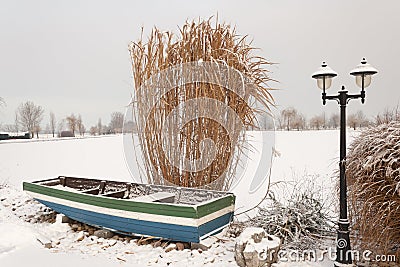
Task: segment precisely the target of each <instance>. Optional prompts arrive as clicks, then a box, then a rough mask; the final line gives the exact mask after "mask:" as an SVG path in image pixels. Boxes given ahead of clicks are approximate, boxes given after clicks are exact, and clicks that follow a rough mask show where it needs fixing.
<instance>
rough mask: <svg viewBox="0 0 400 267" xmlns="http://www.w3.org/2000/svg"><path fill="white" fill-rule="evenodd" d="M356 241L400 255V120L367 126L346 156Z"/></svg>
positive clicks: (368, 247) (379, 250)
mask: <svg viewBox="0 0 400 267" xmlns="http://www.w3.org/2000/svg"><path fill="white" fill-rule="evenodd" d="M347 163H348V167H347V172H346V175H347V179H348V185H349V200H350V203H351V205H350V206H351V207H350V217H351V220H352V223H353V224H354V226H353V230H355V231H354V232H355V233H356V238H355V243H356V244H357V245H359V246H360V247H361V248H362V249H368V250H371V251H374V252H375V253H377V254H396V255H397V258H399V257H400V122H392V123H389V124H382V125H378V126H375V127H370V128H368V129H367V130H364V131H363V132H362V133H361V134H360V136H358V137H357V138H356V139H355V140H354V141H353V143H352V144H351V145H350V149H349V153H348V156H347Z"/></svg>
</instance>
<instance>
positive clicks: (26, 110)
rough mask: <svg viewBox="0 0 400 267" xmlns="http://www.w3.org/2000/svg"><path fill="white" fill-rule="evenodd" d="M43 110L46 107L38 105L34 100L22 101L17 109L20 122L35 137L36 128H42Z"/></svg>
mask: <svg viewBox="0 0 400 267" xmlns="http://www.w3.org/2000/svg"><path fill="white" fill-rule="evenodd" d="M43 112H44V109H43V108H42V107H41V106H36V105H35V104H34V103H33V102H32V101H27V102H25V103H22V104H21V105H19V107H18V109H17V113H18V123H19V124H20V125H21V126H22V127H24V128H25V129H26V130H27V131H29V132H30V134H31V136H32V137H33V136H34V133H35V132H36V129H37V128H40V122H41V121H42V119H43Z"/></svg>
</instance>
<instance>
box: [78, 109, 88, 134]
mask: <svg viewBox="0 0 400 267" xmlns="http://www.w3.org/2000/svg"><path fill="white" fill-rule="evenodd" d="M76 128H78V131H79V134H80V135H81V136H83V135H85V131H86V128H85V125H83V122H82V116H81V114H79V115H78V118H77V119H76Z"/></svg>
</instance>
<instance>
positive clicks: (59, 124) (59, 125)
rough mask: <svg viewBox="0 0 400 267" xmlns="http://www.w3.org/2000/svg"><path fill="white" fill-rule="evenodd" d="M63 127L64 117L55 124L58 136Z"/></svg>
mask: <svg viewBox="0 0 400 267" xmlns="http://www.w3.org/2000/svg"><path fill="white" fill-rule="evenodd" d="M64 128H65V119H62V120H61V121H60V122H59V123H58V126H57V132H58V135H59V136H60V134H61V132H62V131H63V130H64Z"/></svg>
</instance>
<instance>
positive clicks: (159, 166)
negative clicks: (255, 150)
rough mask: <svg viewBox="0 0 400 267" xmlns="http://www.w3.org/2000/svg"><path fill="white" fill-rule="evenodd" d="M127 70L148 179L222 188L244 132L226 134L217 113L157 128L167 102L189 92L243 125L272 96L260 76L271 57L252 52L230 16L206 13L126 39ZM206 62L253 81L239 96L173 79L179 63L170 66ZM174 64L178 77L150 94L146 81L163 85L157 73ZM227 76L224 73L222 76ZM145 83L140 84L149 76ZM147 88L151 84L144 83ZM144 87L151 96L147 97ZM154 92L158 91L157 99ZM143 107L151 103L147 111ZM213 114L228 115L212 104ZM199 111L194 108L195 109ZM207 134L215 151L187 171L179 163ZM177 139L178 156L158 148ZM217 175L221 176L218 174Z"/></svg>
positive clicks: (175, 102)
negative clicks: (223, 19)
mask: <svg viewBox="0 0 400 267" xmlns="http://www.w3.org/2000/svg"><path fill="white" fill-rule="evenodd" d="M129 50H130V55H131V61H132V71H133V78H134V85H135V91H134V102H133V103H132V104H133V105H134V109H133V112H134V113H135V114H134V115H133V117H134V120H136V121H135V122H136V124H137V127H138V129H139V131H138V137H139V142H140V147H141V150H142V153H143V162H144V167H145V174H146V175H147V179H148V181H149V182H150V183H155V184H173V185H178V186H185V187H206V188H212V189H219V190H227V189H228V188H229V186H230V185H231V184H232V182H233V177H234V174H235V170H236V167H237V166H238V164H240V160H239V158H240V157H239V156H238V155H239V154H241V153H242V154H243V153H245V151H244V149H243V138H244V135H243V133H242V134H240V135H234V136H232V135H230V134H229V132H227V130H226V129H225V128H224V127H222V126H221V125H220V123H218V122H217V121H215V120H213V119H210V118H207V117H201V116H199V118H196V119H193V120H191V121H189V122H188V123H185V124H184V125H183V126H182V127H180V128H179V129H173V128H171V129H169V131H170V132H169V139H167V140H163V139H162V131H161V128H162V126H163V125H164V123H166V121H167V119H168V118H169V119H171V116H170V117H168V116H169V115H170V114H172V112H173V111H174V109H176V108H178V107H179V106H180V105H181V104H182V103H184V102H185V101H188V100H191V99H198V98H212V99H216V100H218V101H220V102H222V103H224V104H225V105H226V106H228V107H230V108H231V109H232V110H233V111H234V112H235V113H236V114H237V116H238V117H239V118H240V121H241V123H242V125H243V126H245V127H252V126H257V121H256V120H255V113H256V112H260V107H261V109H262V110H269V109H270V107H271V106H272V105H273V98H272V96H271V94H270V90H271V89H270V88H269V87H268V85H267V82H269V81H272V80H271V78H270V77H269V75H268V71H267V70H266V69H265V66H266V65H269V64H271V63H270V62H268V61H266V60H265V59H264V58H262V57H260V56H255V55H253V50H254V48H253V47H252V46H251V45H250V44H249V43H248V42H247V41H246V38H245V37H240V36H238V35H237V34H236V33H235V29H233V28H232V27H231V26H230V25H229V24H225V23H219V22H218V21H217V20H213V19H212V18H210V19H208V20H200V19H199V20H198V21H197V22H195V21H192V22H186V23H185V24H184V25H183V26H182V27H181V28H179V33H178V35H174V34H173V33H172V32H170V31H161V30H159V29H157V28H154V29H153V30H152V32H151V34H150V36H149V37H148V39H147V40H144V39H143V32H142V37H141V39H140V40H138V41H137V42H133V43H131V44H130V46H129ZM191 62H195V63H199V64H200V63H201V62H211V63H215V64H218V65H220V66H221V65H223V66H228V67H230V68H233V69H235V70H237V71H239V72H240V73H242V74H243V76H246V79H248V80H249V81H250V82H251V83H252V84H253V85H254V86H253V87H252V90H247V91H246V92H245V94H244V97H240V96H238V95H237V94H236V93H235V92H233V91H232V90H231V88H226V87H224V86H222V85H221V84H215V83H207V82H204V81H193V82H190V83H184V84H180V81H181V80H182V79H183V76H184V74H183V72H182V69H179V68H178V69H173V68H174V67H175V66H179V65H181V64H185V63H191ZM171 68H172V69H173V71H172V73H173V75H172V78H171V77H169V78H170V79H174V81H172V82H171V81H168V82H170V83H171V84H179V86H176V87H174V88H172V90H169V91H168V92H166V93H165V94H163V95H162V96H160V97H159V98H160V99H159V101H153V100H152V99H151V98H153V96H154V95H155V94H157V92H156V91H154V92H153V91H151V89H149V88H150V87H151V88H153V89H154V88H155V89H157V87H158V86H159V87H162V86H165V81H163V80H161V79H162V77H163V76H162V75H160V74H159V73H160V72H162V71H164V70H169V69H171ZM207 75H210V76H212V77H214V78H215V77H217V79H218V75H220V73H218V71H215V72H214V73H208V74H207ZM225 78H226V77H225ZM149 80H150V81H151V83H152V85H151V86H146V85H147V84H148V81H149ZM149 90H150V91H151V92H150V91H149ZM149 95H150V96H151V97H149ZM250 99H253V100H254V101H257V102H258V103H261V105H258V109H257V108H256V107H255V106H253V105H250V104H248V103H249V102H250V101H249V100H250ZM156 100H158V99H156ZM198 109H203V110H207V109H211V107H210V106H201V105H200V106H199V107H198ZM147 110H150V112H149V113H147ZM216 112H217V113H218V112H219V113H220V114H218V116H220V117H229V116H228V114H227V113H226V111H225V110H218V111H216ZM198 113H199V114H201V110H198ZM182 116H184V114H180V113H178V115H176V114H175V117H172V120H173V122H175V123H176V125H179V124H180V123H181V122H182ZM206 138H208V139H210V140H212V141H213V142H214V144H215V155H216V156H215V158H214V160H213V161H212V162H211V164H209V165H208V166H207V167H206V168H203V169H201V170H196V171H188V170H186V169H183V168H180V167H179V166H182V165H183V164H184V160H192V161H193V160H197V159H199V158H201V157H202V156H204V155H203V154H205V153H210V151H207V150H205V149H202V147H201V141H202V140H204V139H206ZM163 142H170V143H174V144H179V148H180V149H181V150H180V151H181V153H182V154H181V155H178V157H180V159H181V161H180V162H179V163H178V164H177V165H176V164H175V165H174V164H171V162H170V158H172V157H175V158H176V157H177V155H176V153H177V152H176V151H174V150H165V149H163V146H164V147H165V143H163ZM219 178H221V179H219Z"/></svg>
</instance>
